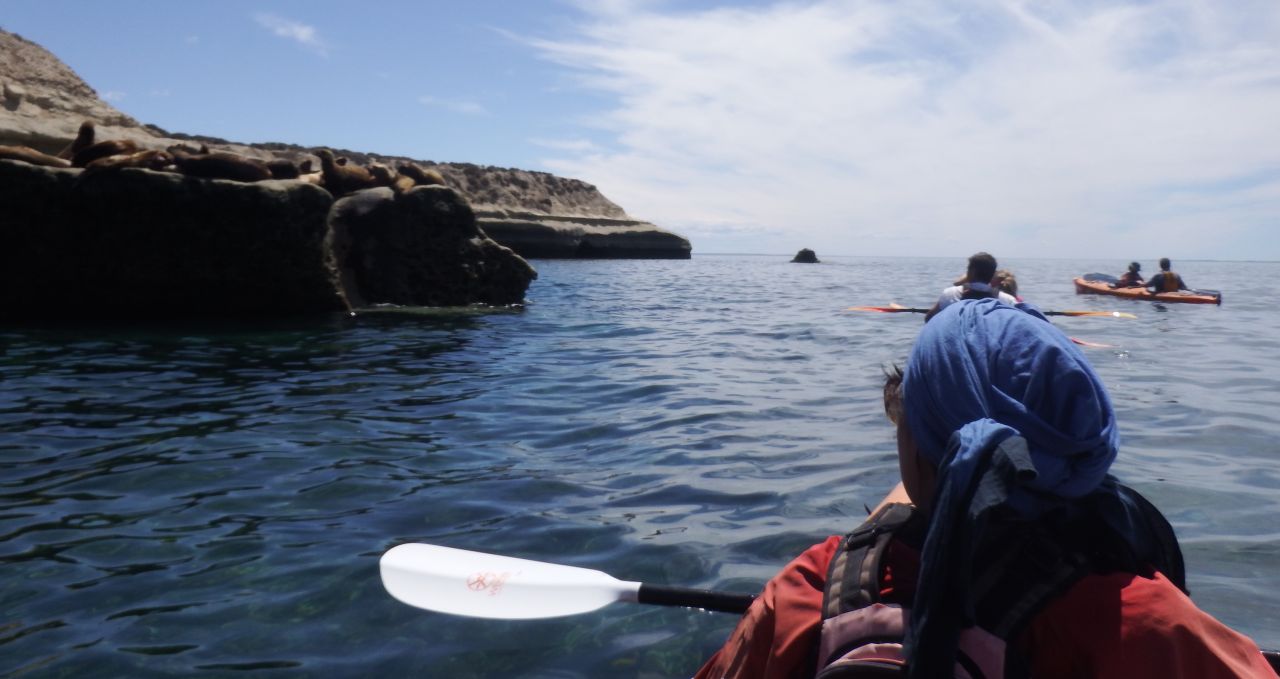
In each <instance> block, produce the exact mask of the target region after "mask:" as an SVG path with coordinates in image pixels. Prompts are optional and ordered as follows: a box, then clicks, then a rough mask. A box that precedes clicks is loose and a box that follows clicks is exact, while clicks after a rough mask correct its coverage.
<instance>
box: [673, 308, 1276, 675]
mask: <svg viewBox="0 0 1280 679" xmlns="http://www.w3.org/2000/svg"><path fill="white" fill-rule="evenodd" d="M884 403H885V412H886V414H888V416H889V418H890V420H891V421H893V422H894V423H895V424H896V425H897V435H898V463H899V470H900V472H901V475H902V483H900V484H899V485H898V487H897V488H895V489H894V491H892V492H891V493H890V494H889V496H888V497H886V498H885V501H884V502H882V503H881V505H880V506H879V507H878V508H877V509H876V510H875V511H874V512H872V515H871V517H870V518H869V519H868V520H867V521H866V522H865V523H863V524H862V526H860V527H859V528H858V529H857V530H855V531H853V532H852V533H850V534H849V535H848V536H844V537H842V536H832V537H830V538H828V539H827V540H825V541H824V542H821V543H819V544H817V545H814V546H813V547H810V548H809V549H808V550H806V551H805V552H804V553H802V554H801V555H800V556H799V557H797V558H796V559H795V560H794V561H792V562H791V563H790V564H788V565H787V566H786V567H785V568H783V570H782V571H781V572H780V573H778V575H776V576H775V577H774V578H773V579H771V580H770V581H769V582H768V583H767V584H766V585H765V588H764V591H763V592H762V593H761V595H760V596H759V597H757V599H756V600H755V602H754V603H753V604H752V605H751V608H750V609H749V610H748V611H747V613H746V614H745V615H744V616H743V618H742V619H741V620H740V621H739V623H738V626H737V628H736V629H735V630H734V631H733V633H732V634H731V636H730V637H729V639H728V641H727V642H726V643H725V644H724V646H723V647H722V648H721V649H720V650H719V651H717V652H716V653H715V654H714V655H713V656H712V657H711V658H710V659H709V660H708V661H707V663H706V664H705V665H704V666H703V667H702V669H701V670H699V672H698V674H697V675H696V676H697V677H698V679H710V678H720V677H731V678H745V677H762V678H782V677H813V676H815V674H817V673H818V672H819V671H826V672H828V673H831V674H824V675H823V676H833V677H834V676H857V677H869V676H888V675H889V674H892V673H894V672H897V673H900V674H903V675H904V676H910V677H930V678H933V677H950V676H957V675H956V674H955V670H956V669H958V668H960V667H962V666H963V668H964V670H965V671H966V673H967V674H966V676H986V677H988V678H989V679H996V677H1001V676H1005V675H1010V676H1017V675H1021V676H1034V677H1041V678H1053V677H1109V678H1119V677H1153V678H1154V677H1160V678H1162V679H1163V678H1175V679H1177V678H1183V677H1186V678H1190V677H1199V678H1209V679H1217V678H1225V677H1274V676H1275V675H1274V673H1273V672H1272V670H1271V669H1270V667H1269V666H1268V664H1267V662H1266V660H1265V659H1264V657H1263V655H1262V653H1261V652H1260V651H1259V650H1258V647H1257V645H1256V644H1254V643H1253V642H1252V641H1251V640H1250V639H1248V638H1247V637H1245V636H1243V635H1241V634H1239V633H1237V632H1234V631H1232V630H1231V629H1229V628H1227V627H1226V626H1225V625H1223V624H1221V623H1220V622H1218V621H1217V620H1215V619H1214V618H1212V617H1211V616H1209V615H1208V614H1207V613H1205V612H1203V611H1201V610H1200V609H1198V608H1197V607H1196V606H1195V604H1193V603H1192V602H1191V600H1190V599H1189V598H1188V597H1187V596H1186V594H1185V593H1184V591H1183V568H1182V555H1181V551H1180V550H1179V548H1178V544H1177V540H1176V538H1174V536H1173V532H1172V529H1171V528H1170V527H1169V524H1168V522H1167V521H1166V520H1165V519H1164V517H1163V516H1161V515H1160V513H1159V511H1157V510H1156V509H1155V508H1154V507H1153V506H1152V505H1151V504H1150V503H1148V502H1147V501H1146V500H1145V499H1143V498H1142V497H1141V496H1140V495H1138V493H1136V492H1135V491H1133V490H1132V489H1129V488H1126V487H1125V486H1123V485H1120V484H1119V483H1118V482H1117V481H1116V480H1115V479H1114V478H1113V477H1111V476H1110V475H1108V474H1107V470H1108V469H1109V468H1110V466H1111V463H1112V462H1113V461H1114V459H1115V457H1116V454H1117V445H1118V437H1117V432H1116V422H1115V413H1114V411H1113V409H1112V405H1111V400H1110V397H1109V396H1108V395H1107V391H1106V389H1105V388H1104V387H1103V385H1102V382H1101V380H1100V379H1099V378H1098V376H1097V375H1096V374H1095V373H1094V371H1093V369H1092V368H1091V367H1090V366H1089V363H1088V361H1087V360H1086V359H1085V357H1084V355H1083V354H1081V353H1080V352H1079V351H1078V350H1077V349H1076V348H1075V347H1074V346H1073V345H1072V344H1071V343H1070V341H1068V339H1067V338H1066V336H1064V335H1063V334H1062V333H1061V332H1060V331H1059V330H1057V329H1056V328H1054V327H1053V326H1052V325H1050V324H1048V323H1046V322H1044V321H1043V320H1042V319H1040V318H1038V317H1036V316H1033V315H1031V314H1028V313H1026V312H1024V311H1022V310H1019V309H1017V308H1013V307H1009V306H1006V305H1003V304H999V303H997V302H996V301H994V300H977V301H963V302H960V303H957V304H953V305H951V306H950V307H948V308H947V309H946V310H944V311H943V312H941V313H940V314H939V316H938V317H937V318H936V319H935V320H933V321H931V322H929V323H928V324H926V325H925V328H924V330H922V331H921V333H920V336H919V338H918V339H917V340H916V342H915V345H914V346H913V348H912V351H911V355H910V357H909V359H908V361H907V366H906V371H905V373H904V372H903V371H901V370H897V369H896V368H895V369H894V370H892V371H890V372H889V374H888V376H887V378H886V380H885V387H884ZM911 503H914V506H913V504H911ZM824 620H825V622H824ZM838 658H840V659H838ZM904 659H905V662H906V666H905V668H904V666H903V662H904ZM838 668H843V669H847V670H849V671H850V674H840V675H837V674H835V670H837V669H838ZM854 670H858V671H860V672H861V673H858V672H855V671H854ZM876 670H878V671H879V673H875V671H876ZM979 672H981V675H980V674H979Z"/></svg>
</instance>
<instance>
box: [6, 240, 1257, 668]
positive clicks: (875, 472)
mask: <svg viewBox="0 0 1280 679" xmlns="http://www.w3.org/2000/svg"><path fill="white" fill-rule="evenodd" d="M1156 254H1157V255H1158V254H1159V253H1156ZM819 256H820V257H822V253H819ZM823 260H824V263H823V264H821V265H817V266H809V265H795V264H790V263H788V261H787V258H785V257H749V256H695V258H694V259H692V260H689V261H644V262H625V261H624V262H612V261H563V262H562V261H535V262H534V264H535V266H536V268H537V269H538V272H539V279H538V280H537V281H536V282H535V283H534V284H533V286H532V287H531V288H530V289H529V293H528V300H529V304H528V305H527V307H525V308H524V309H521V310H502V311H494V312H488V313H477V312H460V313H439V312H436V313H392V314H375V315H366V316H361V317H357V318H342V317H333V318H321V319H312V320H307V321H279V322H260V323H252V324H249V323H239V324H226V323H220V324H213V323H209V324H186V325H181V326H172V325H141V326H140V325H128V326H100V325H94V326H87V325H70V324H64V325H59V326H41V327H13V326H9V327H0V387H2V390H0V564H2V565H3V566H2V567H3V573H4V576H5V577H4V578H3V579H0V674H3V675H21V676H26V677H59V676H77V677H79V676H131V677H172V676H207V677H214V676H235V677H243V676H253V675H262V676H272V677H276V676H281V677H284V676H288V677H293V676H298V677H302V676H316V677H363V676H387V675H392V674H397V675H400V676H424V677H489V676H506V677H600V676H619V677H627V676H646V677H659V676H683V675H688V674H690V673H692V672H693V671H694V670H695V669H696V668H697V667H698V665H699V664H700V663H701V660H702V659H703V658H704V657H705V656H706V655H707V654H709V653H710V652H711V651H713V650H714V649H715V648H717V647H718V646H719V644H720V643H721V642H722V641H723V639H724V637H725V635H726V634H727V633H728V631H729V629H730V628H731V627H732V625H733V623H734V618H733V616H729V615H724V614H714V613H704V612H691V611H687V610H679V609H676V610H672V609H658V608H651V607H643V606H638V605H629V604H614V605H611V606H608V607H606V608H604V609H601V610H599V611H596V612H594V613H590V614H585V615H579V616H573V617H566V618H559V619H552V620H535V621H520V622H517V621H485V620H474V619H466V618H460V617H453V616H447V615H443V614H438V613H430V612H425V611H421V610H417V609H414V608H410V607H408V606H405V605H403V604H400V603H398V602H396V601H394V600H393V599H391V598H390V597H389V596H388V595H387V594H386V593H385V592H384V591H383V589H382V587H381V585H380V583H379V580H378V575H377V559H378V557H379V555H380V554H381V553H382V552H383V551H385V550H386V549H387V548H389V547H391V546H393V545H395V544H398V543H401V542H408V541H417V542H428V543H435V544H443V545H449V546H453V547H460V548H464V549H474V550H483V551H491V552H496V553H501V554H508V555H514V556H520V557H525V558H530V559H537V560H543V561H552V562H556V563H564V564H570V565H575V566H582V567H588V568H593V569H599V570H603V571H606V572H608V573H610V574H612V575H614V576H616V577H619V578H623V579H627V580H642V581H649V582H659V583H667V584H677V585H685V586H696V587H710V588H717V589H726V590H733V591H742V592H752V591H755V590H756V589H757V588H758V587H759V586H760V584H761V583H762V582H763V581H764V580H765V579H767V578H768V577H769V576H770V575H771V574H772V573H773V572H774V571H776V570H777V569H778V568H779V567H780V566H781V565H783V564H784V563H785V562H786V561H787V560H789V559H790V558H791V556H793V555H794V554H795V553H796V552H798V551H799V550H801V549H803V548H804V547H806V546H808V545H809V544H811V543H812V542H815V541H817V540H819V539H821V538H823V537H825V536H826V535H829V534H834V533H839V532H843V531H845V530H847V529H849V528H850V527H852V526H853V525H855V524H856V523H857V522H858V521H859V520H860V519H861V517H862V516H863V515H864V514H865V510H864V505H874V504H875V503H876V502H877V501H878V500H879V498H880V497H881V496H882V495H883V494H884V492H885V491H886V490H888V489H889V488H890V487H891V486H892V485H893V483H894V481H895V475H896V458H895V455H894V452H893V451H894V450H895V449H894V443H893V436H892V430H891V428H890V426H889V425H888V424H887V422H886V421H885V418H884V416H883V414H882V411H881V406H880V382H881V379H882V377H881V369H882V366H884V365H885V364H888V363H891V362H894V361H902V360H903V358H904V357H905V356H906V354H907V351H908V349H909V346H910V342H911V340H912V338H913V337H914V334H915V333H916V332H917V331H918V330H919V328H920V325H921V318H920V316H918V315H914V314H868V313H855V312H846V311H844V308H845V307H846V306H849V305H852V304H876V305H879V304H886V303H888V302H891V301H894V302H899V303H902V304H904V305H907V306H928V305H929V304H930V303H932V301H933V297H934V292H933V291H936V290H938V289H940V288H941V287H943V286H944V285H946V284H948V283H949V281H950V280H951V279H952V278H954V277H955V276H956V275H958V274H959V273H960V269H962V268H963V265H964V261H963V259H957V260H954V261H953V260H940V259H872V258H852V257H851V258H832V257H823ZM1126 263H1127V262H1126V261H1121V260H1114V261H1109V260H1098V261H1065V260H1025V261H1008V262H1003V264H1006V265H1008V266H1010V267H1011V268H1013V269H1014V270H1015V271H1016V272H1017V273H1018V276H1019V282H1020V284H1021V292H1022V294H1023V295H1024V296H1025V297H1026V298H1028V299H1029V300H1031V301H1033V302H1036V303H1038V304H1039V305H1040V306H1041V307H1042V308H1044V309H1057V310H1064V309H1107V310H1111V309H1114V310H1122V311H1130V312H1132V313H1135V314H1137V315H1138V319H1137V320H1118V319H1094V318H1057V319H1055V323H1056V324H1057V325H1059V326H1060V327H1062V328H1063V329H1064V330H1065V331H1066V332H1068V334H1071V335H1073V336H1075V337H1078V338H1081V339H1085V340H1089V341H1093V342H1098V343H1106V344H1110V345H1113V346H1112V347H1111V348H1100V349H1097V348H1096V349H1088V350H1087V354H1088V356H1089V357H1090V359H1091V360H1092V361H1093V362H1094V364H1095V366H1096V367H1097V369H1098V371H1099V372H1100V373H1101V374H1102V376H1103V378H1104V379H1105V381H1106V382H1107V385H1108V387H1109V388H1110V389H1111V392H1112V396H1113V397H1114V399H1115V401H1116V404H1117V408H1118V411H1119V418H1120V424H1121V433H1122V437H1123V442H1124V446H1123V449H1122V452H1121V456H1120V459H1119V461H1118V462H1117V464H1116V466H1115V469H1114V471H1115V472H1116V473H1117V474H1118V475H1119V476H1120V477H1121V478H1122V479H1123V480H1125V481H1126V482H1129V483H1130V484H1131V485H1134V486H1135V487H1137V488H1138V489H1140V490H1141V491H1142V492H1144V493H1145V494H1146V495H1148V497H1150V498H1151V499H1152V500H1153V501H1154V502H1155V503H1156V504H1157V505H1158V506H1159V507H1161V509H1162V510H1164V511H1165V513H1166V514H1167V515H1168V516H1169V517H1170V519H1171V521H1172V522H1173V523H1174V525H1175V528H1176V529H1177V531H1178V534H1179V536H1180V538H1181V539H1182V541H1183V546H1184V550H1185V552H1186V557H1187V562H1188V568H1189V571H1190V573H1189V584H1190V586H1191V589H1192V593H1193V597H1194V598H1195V599H1196V601H1197V602H1199V604H1200V605H1201V606H1202V607H1203V608H1205V609H1207V610H1209V611H1210V612H1211V613H1213V614H1214V615H1216V616H1218V617H1219V618H1221V619H1223V620H1224V621H1226V622H1228V623H1229V624H1231V625H1232V626H1234V627H1236V628H1238V629H1240V630H1242V631H1244V632H1246V633H1248V634H1250V635H1252V636H1253V637H1254V638H1255V639H1257V640H1258V641H1259V643H1261V644H1262V645H1263V646H1268V647H1273V648H1274V647H1280V533H1277V532H1276V530H1277V529H1276V524H1275V521H1274V517H1275V516H1276V515H1277V510H1278V509H1280V507H1278V506H1277V504H1278V502H1280V472H1277V471H1276V469H1277V462H1278V461H1280V452H1278V448H1280V446H1278V445H1277V443H1276V441H1277V440H1280V408H1277V406H1278V405H1280V352H1278V351H1277V349H1276V347H1277V343H1276V340H1275V337H1276V336H1277V334H1278V332H1277V331H1280V321H1278V320H1277V317H1276V314H1275V313H1274V311H1273V309H1272V305H1271V304H1270V299H1271V295H1269V294H1267V293H1269V292H1270V291H1269V290H1264V289H1263V287H1262V282H1264V281H1272V280H1275V279H1276V276H1277V274H1280V264H1274V263H1219V262H1178V265H1179V266H1178V269H1179V271H1181V273H1182V274H1183V275H1184V277H1185V278H1186V279H1187V281H1188V282H1189V283H1190V284H1192V285H1202V286H1205V287H1209V288H1215V289H1220V290H1223V292H1224V295H1225V303H1224V304H1223V306H1221V307H1213V306H1193V305H1182V306H1178V305H1167V306H1157V305H1152V304H1150V303H1145V302H1132V301H1126V300H1119V299H1112V298H1102V297H1093V296H1077V295H1075V294H1074V292H1073V288H1072V286H1071V283H1070V279H1071V277H1072V276H1073V275H1076V274H1079V273H1082V272H1086V271H1104V272H1110V273H1113V274H1118V273H1120V272H1121V271H1123V270H1124V265H1125V264H1126Z"/></svg>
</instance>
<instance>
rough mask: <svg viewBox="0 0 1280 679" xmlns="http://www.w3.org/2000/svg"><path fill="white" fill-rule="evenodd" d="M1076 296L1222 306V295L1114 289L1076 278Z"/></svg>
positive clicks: (1104, 282)
mask: <svg viewBox="0 0 1280 679" xmlns="http://www.w3.org/2000/svg"><path fill="white" fill-rule="evenodd" d="M1075 284H1076V294H1090V295H1111V296H1112V297H1124V298H1126V299H1137V300H1143V301H1147V302H1172V303H1175V304H1222V295H1210V294H1204V293H1198V292H1191V291H1187V290H1180V291H1178V292H1149V291H1148V290H1147V289H1146V288H1113V287H1111V285H1110V284H1109V283H1107V282H1106V281H1091V280H1086V279H1084V278H1076V279H1075Z"/></svg>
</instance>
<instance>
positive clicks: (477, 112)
mask: <svg viewBox="0 0 1280 679" xmlns="http://www.w3.org/2000/svg"><path fill="white" fill-rule="evenodd" d="M418 103H420V104H422V105H424V106H427V107H430V108H437V109H443V110H445V111H450V112H452V113H460V114H462V115H470V116H484V115H489V110H488V109H486V108H485V107H484V106H482V105H481V104H478V103H476V102H474V101H467V100H465V99H440V98H437V97H426V96H423V97H418Z"/></svg>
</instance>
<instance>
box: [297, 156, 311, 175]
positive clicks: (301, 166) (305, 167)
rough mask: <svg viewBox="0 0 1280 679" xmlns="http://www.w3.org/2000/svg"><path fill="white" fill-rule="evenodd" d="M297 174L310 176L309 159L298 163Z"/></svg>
mask: <svg viewBox="0 0 1280 679" xmlns="http://www.w3.org/2000/svg"><path fill="white" fill-rule="evenodd" d="M298 173H299V174H311V159H310V158H307V159H306V160H304V161H302V162H301V163H298Z"/></svg>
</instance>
